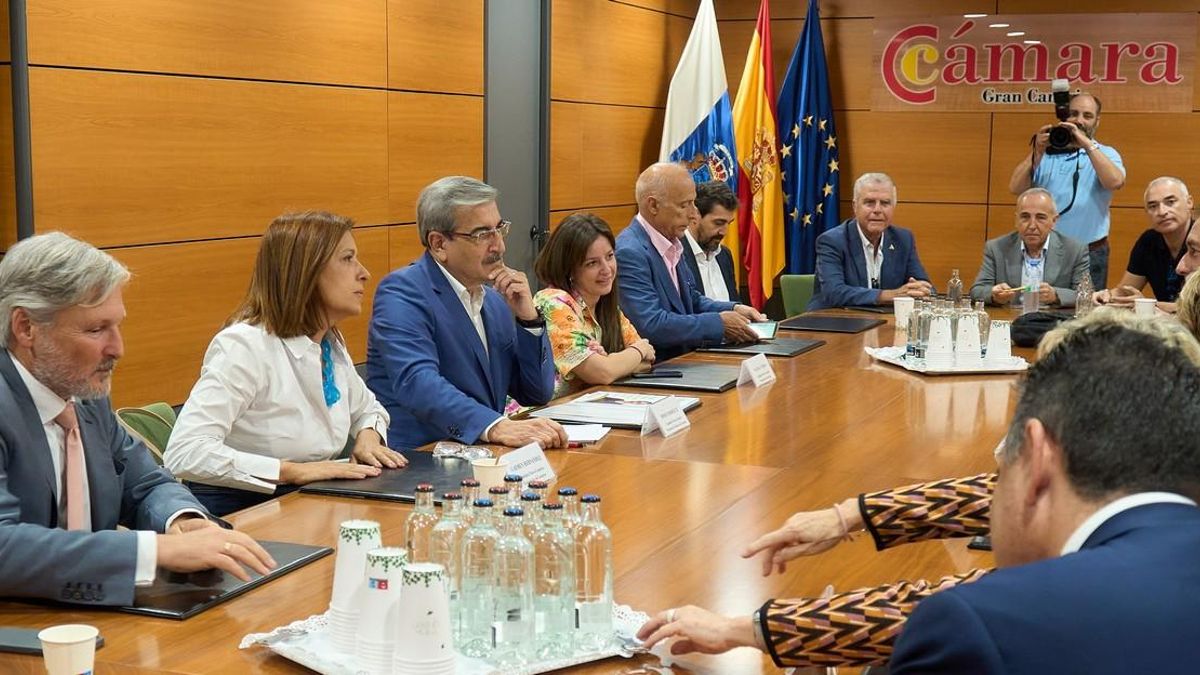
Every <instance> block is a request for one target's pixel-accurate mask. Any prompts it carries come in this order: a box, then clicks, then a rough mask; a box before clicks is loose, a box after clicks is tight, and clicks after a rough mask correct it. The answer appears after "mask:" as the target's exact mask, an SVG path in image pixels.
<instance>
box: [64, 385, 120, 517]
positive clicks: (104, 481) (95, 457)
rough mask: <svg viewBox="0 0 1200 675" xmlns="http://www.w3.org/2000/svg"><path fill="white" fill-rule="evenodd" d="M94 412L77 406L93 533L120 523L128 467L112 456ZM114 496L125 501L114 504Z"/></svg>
mask: <svg viewBox="0 0 1200 675" xmlns="http://www.w3.org/2000/svg"><path fill="white" fill-rule="evenodd" d="M105 400H107V399H105ZM92 412H93V408H92V407H91V406H90V405H86V406H85V405H81V404H79V403H76V404H75V416H76V418H77V419H78V420H79V436H80V438H81V439H82V441H83V461H84V465H85V466H87V480H88V499H89V500H90V504H91V510H92V531H93V532H96V531H99V530H110V529H113V528H115V527H116V526H117V523H118V522H119V521H120V515H121V514H120V504H121V500H122V499H123V496H124V491H123V490H122V489H121V485H120V482H121V478H120V476H121V475H123V474H124V473H125V463H124V458H117V457H115V456H113V455H112V448H111V447H110V443H109V439H106V438H104V436H103V434H102V430H101V429H100V425H99V424H97V422H96V420H95V419H93V416H92ZM112 495H121V496H122V498H121V499H116V500H114V499H113V498H112ZM113 506H116V507H117V512H116V513H113V512H112V507H113Z"/></svg>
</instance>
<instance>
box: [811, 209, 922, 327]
mask: <svg viewBox="0 0 1200 675" xmlns="http://www.w3.org/2000/svg"><path fill="white" fill-rule="evenodd" d="M879 277H880V281H879V285H880V286H881V287H882V288H899V287H901V286H903V285H904V284H906V283H908V279H909V277H912V278H914V279H920V280H921V281H929V275H928V274H927V273H926V272H925V268H924V267H923V266H922V265H921V259H920V258H919V257H918V256H917V242H916V240H914V239H913V234H912V232H910V231H908V230H906V229H904V228H903V227H896V226H895V225H888V227H887V229H886V230H884V231H883V269H882V270H880V273H879ZM869 285H870V277H868V276H867V259H866V257H865V256H863V248H862V240H861V239H860V238H859V235H858V221H857V220H855V219H854V218H851V219H849V220H846V221H844V222H842V224H841V225H838V226H837V227H835V228H833V229H832V230H829V231H828V232H824V233H822V234H821V236H819V237H817V278H816V280H815V281H814V283H813V297H812V300H810V301H809V303H808V309H809V310H813V309H825V308H826V307H853V306H856V305H858V306H862V305H874V304H875V303H876V301H877V300H878V299H879V293H880V289H879V288H869V287H868V286H869Z"/></svg>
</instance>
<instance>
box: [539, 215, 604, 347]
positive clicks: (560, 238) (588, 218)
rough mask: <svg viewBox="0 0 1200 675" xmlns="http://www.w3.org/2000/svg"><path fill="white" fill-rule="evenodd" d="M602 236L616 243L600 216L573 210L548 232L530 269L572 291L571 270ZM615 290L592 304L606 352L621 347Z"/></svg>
mask: <svg viewBox="0 0 1200 675" xmlns="http://www.w3.org/2000/svg"><path fill="white" fill-rule="evenodd" d="M599 237H604V238H605V239H607V240H608V243H609V245H611V246H612V247H613V248H614V249H615V248H616V247H617V242H616V239H614V238H613V233H612V229H610V228H609V226H608V223H606V222H604V219H603V218H601V217H600V216H597V215H594V214H591V213H573V214H571V215H569V216H567V217H566V218H565V219H563V221H562V223H561V224H560V225H559V226H558V228H557V229H555V230H554V232H553V234H551V235H550V241H548V242H546V248H544V249H542V252H541V254H540V255H538V259H537V262H536V263H534V271H535V272H536V273H537V276H538V279H540V280H541V281H542V283H543V284H545V285H546V286H551V287H553V288H559V289H562V290H564V291H567V292H568V293H570V292H572V290H573V289H572V286H573V285H574V284H572V283H571V278H572V277H573V276H574V274H575V270H576V269H577V268H578V267H579V266H580V265H582V264H583V261H584V259H585V258H587V252H588V249H589V248H591V247H592V244H593V243H595V241H596V239H597V238H599ZM616 296H617V292H616V287H615V286H614V288H613V292H612V293H609V294H608V295H603V296H601V297H600V299H599V300H598V301H597V302H596V306H595V307H592V314H594V315H595V317H596V323H598V324H600V345H601V346H602V347H604V351H606V352H608V353H609V354H616V353H617V352H619V351H621V350H622V349H625V346H626V345H625V337H624V336H623V335H621V309H620V307H618V306H617V297H616Z"/></svg>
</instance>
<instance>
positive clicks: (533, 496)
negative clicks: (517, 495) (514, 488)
mask: <svg viewBox="0 0 1200 675" xmlns="http://www.w3.org/2000/svg"><path fill="white" fill-rule="evenodd" d="M541 500H542V496H541V495H539V494H538V493H536V492H525V493H522V494H521V501H523V502H540V501H541Z"/></svg>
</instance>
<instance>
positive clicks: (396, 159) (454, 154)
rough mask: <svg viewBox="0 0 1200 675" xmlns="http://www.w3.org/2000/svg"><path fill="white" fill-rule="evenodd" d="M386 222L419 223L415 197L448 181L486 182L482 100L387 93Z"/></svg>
mask: <svg viewBox="0 0 1200 675" xmlns="http://www.w3.org/2000/svg"><path fill="white" fill-rule="evenodd" d="M387 119H388V136H387V144H386V146H384V147H386V149H387V154H388V187H387V195H388V220H389V222H392V223H404V222H409V223H411V222H416V209H417V195H419V194H420V192H421V190H422V189H423V188H424V187H425V186H426V185H428V184H429V183H431V182H433V181H434V180H437V179H438V178H441V177H442V176H449V175H458V174H461V175H466V176H473V177H475V178H483V98H482V97H478V96H448V95H440V94H414V93H407V92H394V91H393V92H388V94H387Z"/></svg>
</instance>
